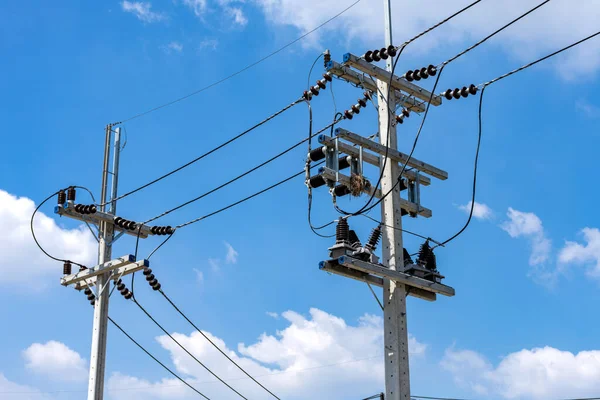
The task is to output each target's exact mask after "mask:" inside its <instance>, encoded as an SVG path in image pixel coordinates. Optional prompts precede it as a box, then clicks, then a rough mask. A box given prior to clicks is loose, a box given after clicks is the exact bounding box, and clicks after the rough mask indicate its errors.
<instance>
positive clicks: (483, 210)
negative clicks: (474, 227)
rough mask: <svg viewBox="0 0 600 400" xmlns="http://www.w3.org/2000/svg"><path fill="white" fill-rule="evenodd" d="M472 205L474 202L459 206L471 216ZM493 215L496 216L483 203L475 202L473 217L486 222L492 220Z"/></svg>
mask: <svg viewBox="0 0 600 400" xmlns="http://www.w3.org/2000/svg"><path fill="white" fill-rule="evenodd" d="M472 203H473V202H472V201H469V202H468V203H467V204H465V205H464V206H458V208H459V209H461V210H463V211H464V212H466V213H467V214H469V213H470V212H471V204H472ZM493 215H494V213H493V212H492V209H491V208H489V207H488V206H487V205H485V204H483V203H478V202H475V205H474V206H473V216H474V217H475V218H477V219H481V220H486V219H490V218H492V216H493Z"/></svg>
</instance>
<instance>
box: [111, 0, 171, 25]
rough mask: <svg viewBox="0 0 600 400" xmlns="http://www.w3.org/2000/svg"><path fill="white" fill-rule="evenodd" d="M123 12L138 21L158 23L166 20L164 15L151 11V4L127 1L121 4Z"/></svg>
mask: <svg viewBox="0 0 600 400" xmlns="http://www.w3.org/2000/svg"><path fill="white" fill-rule="evenodd" d="M121 8H122V9H123V11H125V12H128V13H131V14H133V15H135V16H136V17H137V18H138V19H139V20H140V21H144V22H148V23H150V22H158V21H162V20H164V19H166V15H165V14H163V13H158V12H154V11H152V4H150V3H149V2H144V1H128V0H124V1H122V2H121Z"/></svg>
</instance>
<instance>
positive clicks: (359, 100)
mask: <svg viewBox="0 0 600 400" xmlns="http://www.w3.org/2000/svg"><path fill="white" fill-rule="evenodd" d="M358 104H360V106H361V107H363V108H364V107H366V106H367V102H366V100H365V99H358Z"/></svg>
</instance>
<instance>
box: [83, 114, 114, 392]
mask: <svg viewBox="0 0 600 400" xmlns="http://www.w3.org/2000/svg"><path fill="white" fill-rule="evenodd" d="M112 130H113V129H112V125H110V124H109V125H107V126H106V138H105V141H104V163H103V168H102V188H101V195H100V204H101V205H100V211H101V212H105V211H106V204H107V195H108V175H109V169H108V168H109V163H110V147H111V143H110V142H111V140H110V139H111V137H112ZM120 130H121V129H120V128H117V130H116V133H115V151H114V154H113V171H112V185H111V188H112V189H111V197H110V202H109V203H110V214H112V215H113V216H114V215H115V213H116V208H117V207H116V201H113V199H115V198H116V197H117V183H118V176H119V171H118V168H119V147H118V146H119V144H118V143H119V142H120V137H119V136H120ZM99 228H100V229H99V235H98V236H99V238H98V239H99V242H98V265H102V264H104V263H105V262H107V261H109V260H110V259H111V257H112V241H113V239H114V225H113V224H110V223H107V222H106V221H101V222H100V224H99ZM109 278H110V275H109V273H108V272H104V273H102V274H100V275H98V276H97V277H96V288H97V296H96V302H95V306H94V325H93V330H92V354H91V356H90V379H89V384H88V400H102V399H103V398H104V370H105V367H106V336H107V330H108V299H109V294H110V291H109V290H108V289H107V287H108V286H109V285H110V279H109Z"/></svg>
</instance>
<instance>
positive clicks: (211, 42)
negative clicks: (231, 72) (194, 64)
mask: <svg viewBox="0 0 600 400" xmlns="http://www.w3.org/2000/svg"><path fill="white" fill-rule="evenodd" d="M218 45H219V41H218V40H217V39H204V40H202V41H201V42H200V44H199V45H198V49H199V50H202V49H205V48H210V49H212V50H216V49H217V46H218Z"/></svg>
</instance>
